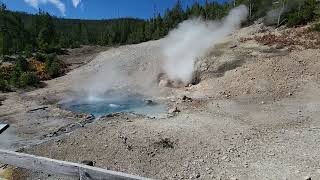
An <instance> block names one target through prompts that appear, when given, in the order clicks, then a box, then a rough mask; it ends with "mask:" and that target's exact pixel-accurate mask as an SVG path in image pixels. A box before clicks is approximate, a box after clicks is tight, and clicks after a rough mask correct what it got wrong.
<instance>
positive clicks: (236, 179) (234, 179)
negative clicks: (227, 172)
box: [230, 177, 238, 180]
mask: <svg viewBox="0 0 320 180" xmlns="http://www.w3.org/2000/svg"><path fill="white" fill-rule="evenodd" d="M230 180H238V178H236V177H232V178H230Z"/></svg>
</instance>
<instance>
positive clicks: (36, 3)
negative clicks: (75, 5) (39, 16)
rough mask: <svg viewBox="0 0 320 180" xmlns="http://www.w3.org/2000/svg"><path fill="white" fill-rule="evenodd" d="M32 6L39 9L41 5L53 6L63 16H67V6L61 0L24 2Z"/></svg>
mask: <svg viewBox="0 0 320 180" xmlns="http://www.w3.org/2000/svg"><path fill="white" fill-rule="evenodd" d="M24 2H26V3H27V4H29V5H30V6H32V7H34V8H36V9H38V8H39V5H40V4H48V3H50V4H53V5H54V6H55V7H56V8H58V9H59V11H60V12H61V14H62V15H63V16H65V15H66V5H65V4H64V3H63V2H61V1H60V0H24Z"/></svg>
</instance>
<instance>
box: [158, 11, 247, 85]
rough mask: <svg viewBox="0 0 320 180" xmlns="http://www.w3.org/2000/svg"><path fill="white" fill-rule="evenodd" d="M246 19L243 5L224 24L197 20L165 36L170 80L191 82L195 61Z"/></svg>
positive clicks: (166, 63)
mask: <svg viewBox="0 0 320 180" xmlns="http://www.w3.org/2000/svg"><path fill="white" fill-rule="evenodd" d="M247 16H248V9H247V7H246V6H244V5H241V6H239V7H236V8H234V9H232V10H231V11H230V13H229V15H228V16H227V17H225V18H224V19H223V20H221V21H204V20H202V19H201V18H194V19H190V20H186V21H184V22H182V23H181V24H179V25H178V27H177V28H176V29H174V30H172V31H171V32H170V33H169V35H168V36H167V37H166V39H165V41H166V42H165V43H164V45H163V47H162V48H163V54H164V56H165V62H164V67H163V68H164V71H165V72H166V74H167V76H168V77H169V79H170V80H172V81H181V82H183V83H184V84H188V83H190V82H191V80H192V76H193V72H194V71H195V69H194V68H195V66H194V65H195V61H196V59H197V58H198V57H201V56H203V55H204V54H205V53H206V51H207V50H208V48H210V47H213V46H214V45H215V44H217V43H219V41H221V40H222V39H223V38H225V37H226V36H227V35H229V34H231V33H232V32H233V31H235V30H236V29H237V28H239V27H240V25H241V22H243V21H245V20H246V18H247Z"/></svg>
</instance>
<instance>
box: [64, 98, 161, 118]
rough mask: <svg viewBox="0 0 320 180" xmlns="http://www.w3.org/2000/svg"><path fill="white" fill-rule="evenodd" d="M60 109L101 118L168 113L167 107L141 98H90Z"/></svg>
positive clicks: (70, 102) (73, 102)
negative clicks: (125, 114)
mask: <svg viewBox="0 0 320 180" xmlns="http://www.w3.org/2000/svg"><path fill="white" fill-rule="evenodd" d="M60 107H61V108H63V109H66V110H69V111H72V112H77V113H88V114H92V115H94V116H95V117H101V116H105V115H109V114H112V113H117V112H128V113H136V114H144V115H150V114H151V115H153V114H158V113H163V112H165V111H166V109H167V107H166V105H163V104H160V103H155V102H153V101H151V100H146V99H145V98H143V97H141V96H120V97H92V96H91V97H88V98H84V99H78V100H70V101H67V102H63V103H60Z"/></svg>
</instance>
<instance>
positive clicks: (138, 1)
mask: <svg viewBox="0 0 320 180" xmlns="http://www.w3.org/2000/svg"><path fill="white" fill-rule="evenodd" d="M0 1H2V2H3V3H5V4H6V5H7V7H8V9H10V10H15V11H24V12H29V13H37V12H38V9H39V8H40V9H42V10H44V11H46V12H49V13H50V14H52V15H55V16H58V17H65V18H81V19H110V18H117V17H137V18H150V17H151V16H153V13H154V9H156V10H157V12H160V13H163V12H164V11H165V9H166V8H170V7H172V6H173V5H174V4H175V2H176V0H0ZM195 1H199V2H203V1H205V0H182V3H183V4H184V6H187V5H188V4H189V5H190V4H192V3H193V2H195Z"/></svg>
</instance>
